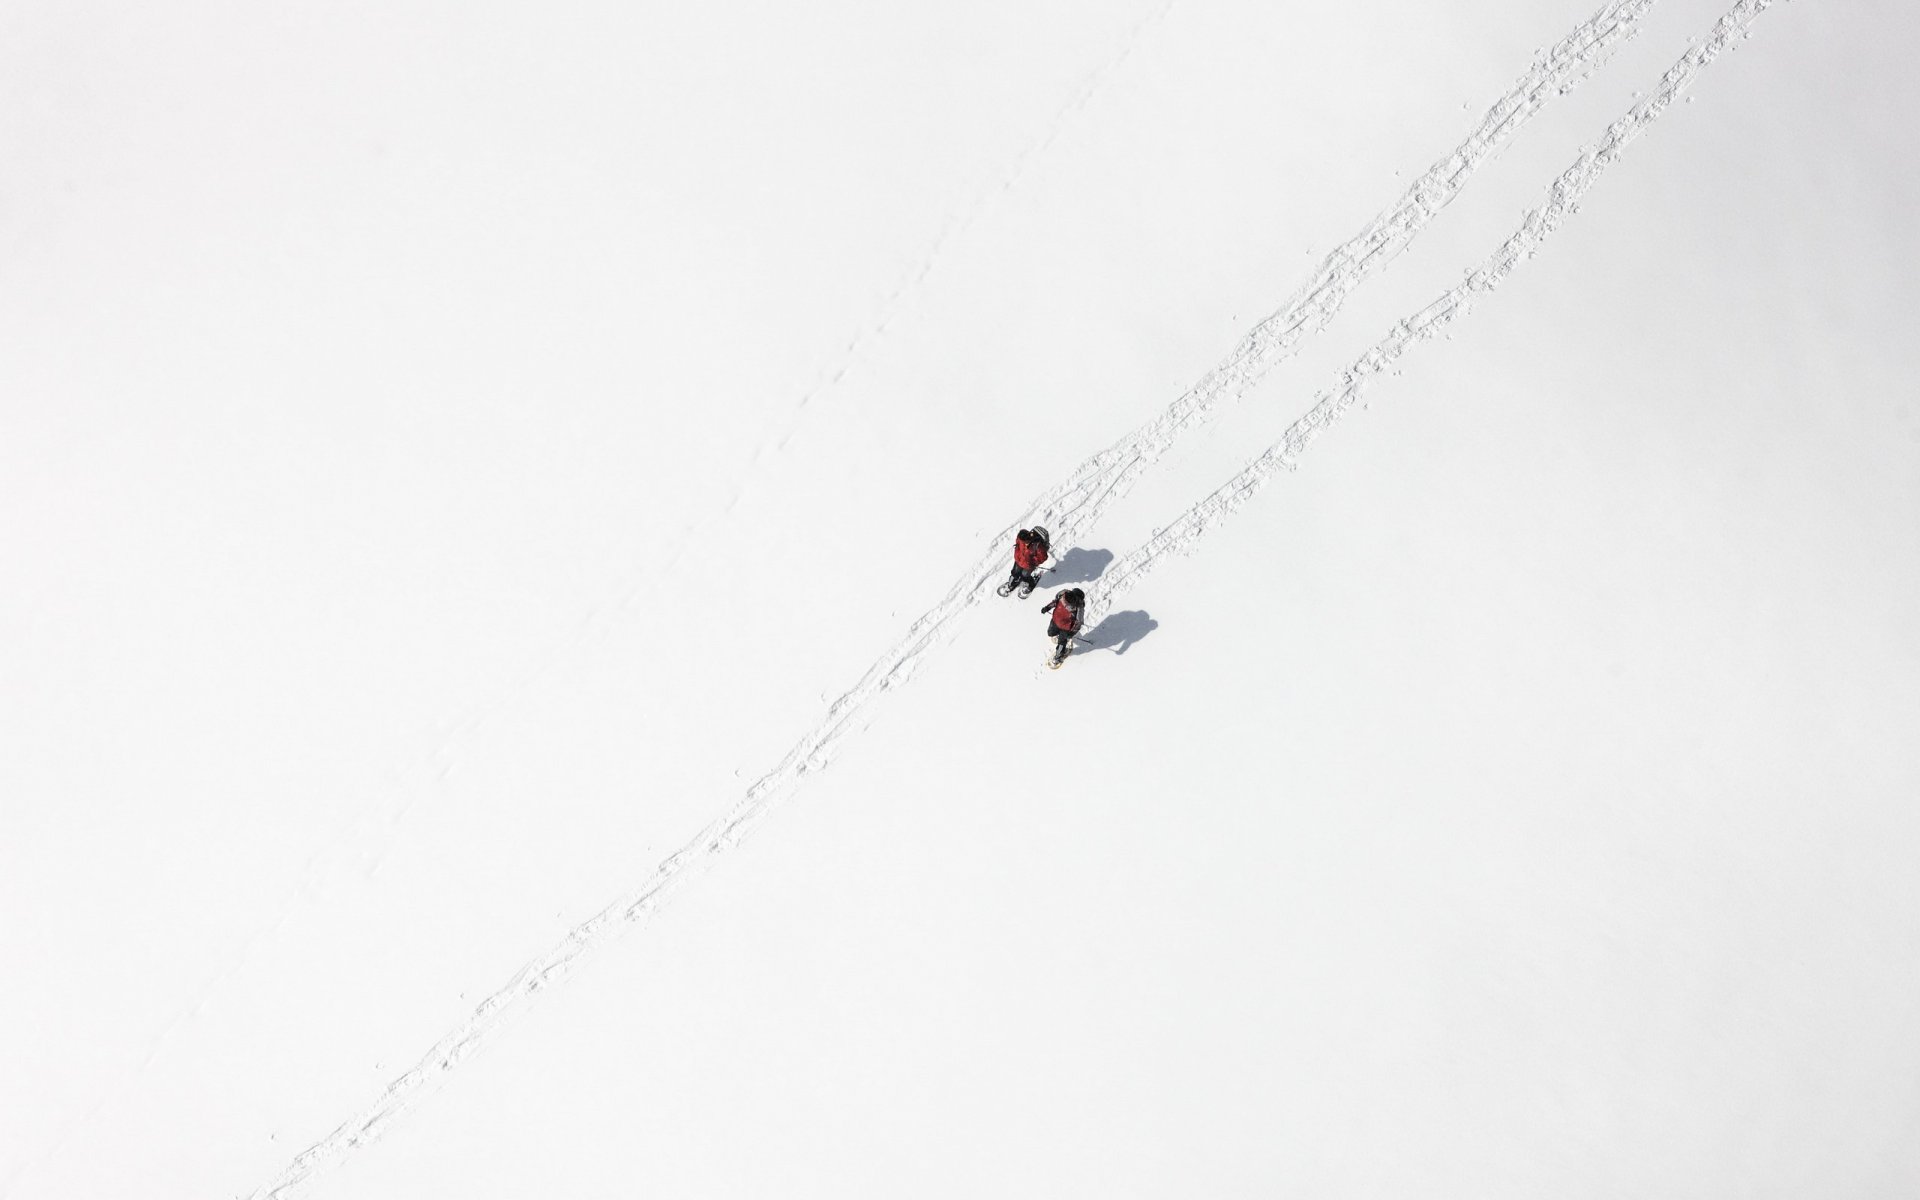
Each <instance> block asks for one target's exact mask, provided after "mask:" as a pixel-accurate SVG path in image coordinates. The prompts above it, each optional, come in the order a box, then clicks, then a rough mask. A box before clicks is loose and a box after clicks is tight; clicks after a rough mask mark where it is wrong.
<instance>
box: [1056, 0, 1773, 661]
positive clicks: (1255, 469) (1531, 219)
mask: <svg viewBox="0 0 1920 1200" xmlns="http://www.w3.org/2000/svg"><path fill="white" fill-rule="evenodd" d="M1773 3H1774V0H1740V3H1738V4H1736V5H1734V6H1733V8H1731V9H1729V10H1728V11H1727V13H1726V15H1725V16H1723V17H1721V18H1720V20H1719V21H1717V22H1715V24H1714V26H1713V29H1712V30H1711V31H1710V32H1709V33H1708V34H1707V36H1706V38H1705V39H1704V40H1703V41H1701V42H1700V43H1699V44H1697V45H1695V46H1694V47H1693V48H1692V49H1691V50H1689V51H1687V53H1686V54H1684V55H1682V56H1681V58H1680V60H1679V61H1678V62H1676V63H1675V64H1674V65H1673V66H1672V67H1671V68H1669V69H1668V70H1667V72H1666V74H1664V75H1662V76H1661V77H1660V84H1659V86H1658V87H1656V88H1655V89H1654V90H1653V92H1652V93H1651V94H1650V95H1648V96H1647V97H1646V98H1645V99H1644V100H1641V101H1640V102H1639V103H1638V104H1635V105H1634V106H1633V107H1632V108H1630V109H1628V110H1627V113H1626V115H1625V116H1623V117H1621V118H1620V119H1619V120H1617V121H1615V122H1614V123H1613V124H1611V125H1609V126H1608V127H1607V132H1606V135H1605V136H1604V137H1602V138H1601V139H1600V140H1599V141H1598V142H1595V143H1594V144H1592V145H1590V146H1588V147H1586V148H1585V149H1583V150H1582V151H1581V152H1580V157H1579V158H1578V159H1576V160H1575V161H1574V164H1573V165H1572V166H1571V167H1568V168H1567V169H1566V170H1565V171H1564V172H1562V173H1561V175H1560V177H1559V178H1557V179H1555V180H1554V181H1553V184H1552V186H1551V187H1549V188H1548V189H1547V199H1546V200H1545V202H1543V203H1542V204H1540V205H1539V206H1538V207H1536V208H1533V209H1531V210H1529V211H1528V212H1527V214H1526V216H1525V218H1524V219H1523V220H1522V221H1521V223H1520V228H1519V230H1518V231H1516V232H1515V233H1514V234H1513V236H1511V237H1509V238H1508V239H1507V240H1506V241H1504V242H1502V243H1501V244H1500V247H1499V249H1497V250H1495V251H1494V252H1493V253H1492V254H1491V255H1489V256H1488V257H1487V258H1486V259H1485V260H1483V261H1482V262H1481V263H1480V264H1479V265H1478V266H1476V267H1474V268H1473V269H1472V270H1470V271H1468V272H1467V275H1466V278H1465V279H1463V280H1462V281H1461V282H1460V283H1459V284H1458V285H1457V286H1455V287H1454V288H1452V289H1451V290H1449V291H1447V292H1445V293H1443V294H1442V295H1441V296H1440V297H1439V298H1438V299H1436V300H1434V301H1433V302H1432V303H1431V304H1428V305H1427V306H1426V307H1425V308H1422V309H1421V310H1420V311H1418V312H1416V313H1414V314H1413V315H1412V316H1409V317H1406V318H1405V319H1403V320H1401V321H1400V322H1399V323H1398V324H1396V325H1395V326H1394V327H1393V328H1392V329H1391V330H1389V331H1388V332H1387V335H1386V336H1385V337H1383V338H1381V339H1380V340H1379V341H1378V342H1375V343H1374V344H1373V346H1372V347H1371V348H1369V349H1368V350H1367V351H1366V352H1365V353H1364V354H1362V355H1361V356H1360V357H1359V358H1357V359H1355V360H1354V362H1353V364H1352V365H1351V366H1349V367H1348V368H1347V369H1346V370H1344V371H1343V372H1341V375H1340V380H1339V383H1338V384H1337V385H1336V386H1335V387H1334V388H1332V389H1331V390H1329V391H1325V392H1322V393H1320V395H1319V396H1318V397H1317V398H1316V400H1315V403H1314V405H1313V407H1312V408H1310V409H1308V410H1307V412H1306V414H1305V415H1304V416H1302V417H1301V418H1300V419H1299V420H1297V421H1295V422H1294V423H1293V424H1292V425H1290V426H1288V427H1287V430H1286V432H1285V433H1284V434H1282V435H1281V438H1280V440H1279V441H1277V442H1275V443H1274V444H1273V445H1271V446H1269V447H1267V449H1266V451H1265V452H1264V453H1263V454H1261V455H1260V456H1259V457H1258V458H1256V459H1254V460H1253V461H1252V462H1251V463H1249V464H1248V465H1247V466H1246V467H1245V468H1243V469H1242V470H1241V471H1240V473H1239V474H1237V475H1235V476H1234V477H1233V478H1231V479H1229V480H1228V481H1227V482H1226V483H1224V484H1222V485H1220V487H1219V488H1217V489H1215V491H1214V492H1213V494H1212V495H1210V496H1208V497H1207V498H1206V499H1205V500H1202V501H1201V502H1200V503H1198V504H1196V505H1194V506H1193V507H1192V508H1190V509H1188V510H1187V511H1186V512H1185V513H1183V514H1182V515H1181V516H1180V518H1179V519H1178V520H1176V521H1174V522H1172V523H1171V524H1169V525H1167V526H1166V527H1165V528H1163V529H1161V530H1160V531H1159V532H1158V533H1156V534H1154V535H1153V537H1151V538H1149V539H1147V541H1146V542H1145V543H1143V544H1142V545H1141V546H1140V547H1139V548H1138V549H1136V550H1134V551H1133V552H1132V553H1130V554H1128V555H1127V556H1126V557H1125V558H1123V559H1121V560H1120V561H1119V562H1118V563H1116V564H1115V565H1114V566H1113V568H1112V569H1111V570H1109V571H1108V572H1107V573H1106V574H1105V575H1104V576H1103V577H1102V583H1101V588H1100V594H1099V596H1098V597H1096V598H1095V599H1094V600H1093V601H1091V602H1090V603H1089V604H1088V622H1089V623H1090V624H1091V623H1094V622H1097V621H1098V619H1099V618H1100V617H1101V616H1103V615H1105V613H1106V612H1107V610H1108V609H1109V608H1111V607H1112V598H1113V597H1114V596H1115V595H1117V594H1119V593H1120V592H1122V591H1124V590H1126V589H1127V588H1129V587H1131V586H1133V584H1135V583H1136V582H1138V581H1139V580H1140V579H1141V578H1142V577H1144V576H1145V575H1146V574H1147V573H1148V572H1149V571H1151V570H1152V569H1153V568H1154V566H1156V565H1157V564H1158V563H1159V562H1160V561H1161V560H1162V559H1163V558H1165V557H1166V556H1167V555H1168V554H1169V553H1177V552H1185V551H1188V550H1191V549H1192V548H1193V547H1194V546H1195V544H1196V543H1198V542H1199V540H1200V539H1201V538H1202V537H1205V536H1206V534H1207V532H1208V531H1209V530H1210V529H1212V528H1213V527H1214V526H1215V525H1217V524H1219V523H1220V522H1221V521H1223V520H1224V519H1226V518H1227V517H1228V516H1231V515H1232V514H1233V513H1234V512H1235V511H1237V510H1238V509H1239V508H1240V507H1241V506H1242V505H1244V504H1245V503H1246V502H1247V501H1248V500H1250V499H1252V498H1253V497H1254V495H1255V494H1257V493H1258V492H1259V491H1260V489H1261V488H1262V487H1264V486H1265V485H1266V484H1267V483H1268V482H1269V481H1270V480H1271V479H1272V478H1273V476H1274V475H1275V474H1276V473H1277V472H1278V471H1279V470H1280V469H1281V468H1283V467H1284V468H1286V469H1288V470H1292V469H1294V468H1295V467H1296V466H1298V464H1299V461H1300V457H1301V456H1302V455H1303V454H1305V453H1306V452H1307V450H1308V448H1309V447H1311V446H1312V445H1313V443H1314V442H1315V441H1317V440H1319V438H1320V436H1321V435H1322V434H1324V433H1325V432H1326V431H1327V430H1328V429H1330V428H1332V427H1333V425H1334V423H1335V422H1336V421H1338V420H1339V419H1340V417H1341V416H1342V415H1344V414H1345V413H1346V411H1347V410H1348V409H1350V408H1352V407H1353V405H1354V402H1355V401H1357V400H1359V399H1360V397H1361V396H1362V395H1363V394H1364V393H1365V392H1366V390H1367V387H1368V386H1369V385H1370V384H1371V383H1372V382H1373V380H1374V379H1375V378H1377V377H1378V376H1379V375H1380V374H1381V373H1382V372H1384V371H1386V370H1387V369H1388V368H1389V367H1391V366H1393V364H1394V363H1396V362H1397V361H1399V359H1400V357H1401V356H1402V355H1404V354H1405V353H1406V352H1407V351H1409V350H1411V349H1413V348H1414V347H1415V346H1418V345H1420V344H1421V343H1423V342H1427V341H1430V340H1432V338H1433V337H1434V336H1435V335H1436V334H1439V333H1440V332H1442V331H1443V330H1445V329H1446V328H1447V327H1448V326H1450V325H1452V324H1453V323H1454V322H1455V321H1457V320H1459V319H1460V318H1461V317H1464V316H1466V315H1467V314H1468V313H1469V312H1470V311H1472V308H1473V304H1474V302H1475V301H1476V300H1478V299H1479V298H1480V297H1482V296H1485V295H1487V294H1489V293H1491V292H1492V291H1493V290H1494V289H1495V288H1498V287H1499V286H1500V285H1501V283H1503V282H1505V280H1506V278H1507V276H1509V275H1511V274H1512V273H1513V270H1514V268H1516V267H1518V266H1519V265H1520V264H1521V263H1523V262H1525V261H1527V260H1528V259H1530V258H1532V257H1533V256H1534V255H1535V254H1537V253H1539V250H1540V247H1541V246H1542V245H1543V244H1544V243H1545V242H1546V240H1547V239H1548V238H1549V237H1551V236H1553V234H1554V232H1555V231H1556V230H1558V229H1559V228H1560V226H1561V225H1562V224H1564V223H1565V222H1566V219H1567V218H1568V217H1570V216H1572V215H1573V214H1574V213H1575V212H1576V211H1577V210H1578V205H1579V200H1580V197H1581V196H1582V195H1584V194H1585V193H1586V191H1587V189H1588V188H1590V187H1592V186H1593V185H1594V183H1595V182H1596V181H1597V180H1598V179H1599V178H1600V176H1601V175H1602V174H1604V173H1605V172H1606V169H1607V168H1608V167H1610V166H1612V165H1613V164H1614V163H1615V162H1616V161H1618V160H1619V158H1620V156H1621V154H1622V153H1623V152H1624V151H1625V150H1626V148H1627V146H1628V145H1630V144H1631V143H1632V142H1633V141H1634V140H1635V139H1637V138H1638V137H1639V136H1640V135H1641V134H1642V133H1645V132H1646V130H1647V129H1648V127H1650V126H1651V125H1652V124H1653V123H1654V122H1655V121H1656V120H1658V119H1659V118H1660V115H1661V114H1662V113H1664V112H1665V111H1666V110H1667V108H1668V107H1669V106H1670V105H1672V103H1673V102H1674V100H1675V99H1676V98H1678V97H1679V95H1680V93H1681V92H1682V91H1684V90H1686V88H1687V87H1688V86H1689V85H1690V84H1691V83H1692V82H1693V81H1694V79H1695V78H1696V77H1697V76H1698V75H1699V73H1700V72H1701V71H1702V70H1704V69H1705V68H1706V66H1707V64H1708V63H1711V62H1712V61H1713V60H1714V59H1716V58H1718V57H1719V56H1720V55H1721V53H1723V52H1724V51H1725V50H1727V49H1728V48H1729V47H1730V46H1732V45H1733V44H1734V43H1735V42H1736V41H1738V40H1739V39H1742V38H1744V37H1746V36H1747V34H1748V32H1749V27H1750V26H1751V25H1752V24H1753V22H1754V20H1755V18H1757V17H1758V16H1759V15H1760V14H1761V13H1763V12H1765V11H1766V10H1767V9H1769V8H1771V7H1772V6H1773Z"/></svg>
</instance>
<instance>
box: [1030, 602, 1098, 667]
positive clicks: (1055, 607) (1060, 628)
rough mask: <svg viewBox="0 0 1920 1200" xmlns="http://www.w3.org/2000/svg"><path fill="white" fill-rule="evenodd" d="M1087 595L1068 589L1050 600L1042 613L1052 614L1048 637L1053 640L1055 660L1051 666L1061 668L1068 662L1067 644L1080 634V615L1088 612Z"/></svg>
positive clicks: (1050, 662) (1048, 623) (1052, 660)
mask: <svg viewBox="0 0 1920 1200" xmlns="http://www.w3.org/2000/svg"><path fill="white" fill-rule="evenodd" d="M1086 608H1087V594H1086V593H1085V592H1083V591H1081V590H1080V589H1079V588H1067V589H1065V590H1063V591H1061V592H1060V593H1059V594H1058V595H1056V596H1055V597H1054V598H1053V599H1052V600H1049V601H1048V602H1047V603H1046V604H1045V606H1043V607H1042V608H1041V609H1040V611H1041V612H1043V613H1052V614H1053V619H1052V620H1051V621H1048V622H1047V636H1048V637H1050V638H1052V639H1053V658H1052V659H1051V660H1050V661H1049V663H1048V665H1049V666H1055V667H1057V666H1059V665H1060V664H1061V663H1062V662H1064V661H1065V660H1066V657H1067V643H1069V642H1071V641H1072V640H1073V635H1074V634H1076V633H1079V632H1080V615H1081V614H1082V613H1084V612H1085V611H1086Z"/></svg>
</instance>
